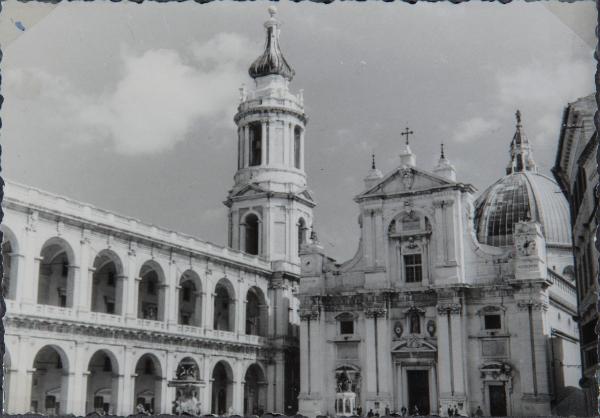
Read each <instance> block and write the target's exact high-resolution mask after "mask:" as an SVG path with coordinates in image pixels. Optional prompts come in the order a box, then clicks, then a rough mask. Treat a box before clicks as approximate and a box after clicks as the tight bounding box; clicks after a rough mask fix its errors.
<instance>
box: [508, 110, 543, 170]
mask: <svg viewBox="0 0 600 418" xmlns="http://www.w3.org/2000/svg"><path fill="white" fill-rule="evenodd" d="M515 116H516V118H517V126H516V130H515V134H514V136H513V139H512V142H511V143H510V162H509V163H508V166H507V167H506V174H512V173H516V172H521V171H533V172H537V165H536V164H535V161H534V160H533V153H532V150H531V144H530V143H529V139H528V138H527V136H525V133H524V132H523V125H522V123H521V111H520V110H517V112H516V113H515Z"/></svg>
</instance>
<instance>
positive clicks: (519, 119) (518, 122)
mask: <svg viewBox="0 0 600 418" xmlns="http://www.w3.org/2000/svg"><path fill="white" fill-rule="evenodd" d="M515 116H516V117H517V125H518V126H521V111H520V110H519V109H517V113H515Z"/></svg>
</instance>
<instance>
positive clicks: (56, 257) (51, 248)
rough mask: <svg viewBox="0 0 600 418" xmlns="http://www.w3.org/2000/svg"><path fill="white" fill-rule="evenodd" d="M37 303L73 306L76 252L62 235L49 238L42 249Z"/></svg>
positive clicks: (65, 306)
mask: <svg viewBox="0 0 600 418" xmlns="http://www.w3.org/2000/svg"><path fill="white" fill-rule="evenodd" d="M40 258H41V260H40V269H39V277H38V296H37V303H39V304H41V305H52V306H61V307H63V308H72V307H73V302H74V297H75V295H74V291H73V288H74V284H75V270H74V268H73V267H75V253H74V252H73V249H72V248H71V245H70V244H69V243H68V242H67V241H65V240H64V239H62V238H60V237H53V238H50V239H49V240H47V241H46V242H45V243H44V244H43V245H42V248H41V251H40Z"/></svg>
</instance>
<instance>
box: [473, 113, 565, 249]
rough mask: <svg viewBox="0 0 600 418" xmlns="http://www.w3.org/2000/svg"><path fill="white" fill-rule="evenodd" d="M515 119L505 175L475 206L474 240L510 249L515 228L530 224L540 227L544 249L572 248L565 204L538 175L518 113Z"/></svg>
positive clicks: (553, 187)
mask: <svg viewBox="0 0 600 418" xmlns="http://www.w3.org/2000/svg"><path fill="white" fill-rule="evenodd" d="M516 116H517V126H516V132H515V134H514V137H513V140H512V142H511V145H510V163H509V165H508V167H507V170H506V172H507V174H506V176H504V177H502V178H501V179H500V180H498V181H497V182H496V183H494V184H493V185H491V186H490V187H488V188H487V190H485V191H484V192H483V193H482V194H481V196H480V197H479V198H478V199H477V201H476V202H475V227H476V230H477V239H478V241H479V242H481V243H483V244H487V245H492V246H495V247H507V246H511V245H512V244H513V232H514V226H515V224H516V223H517V222H521V221H527V220H532V221H536V222H538V223H539V224H540V225H541V228H542V233H543V234H544V237H545V239H546V243H547V245H550V246H551V245H559V246H571V245H572V244H571V227H570V218H569V206H568V203H567V200H566V199H565V197H564V195H563V194H562V193H561V191H560V187H559V186H558V184H557V183H556V182H555V181H554V180H553V179H551V178H550V177H548V176H545V175H543V174H540V173H538V171H537V166H536V164H535V162H534V160H533V155H532V150H531V145H530V144H529V141H528V140H527V138H526V136H525V134H524V132H523V126H522V124H521V112H519V111H517V114H516Z"/></svg>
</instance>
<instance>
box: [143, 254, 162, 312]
mask: <svg viewBox="0 0 600 418" xmlns="http://www.w3.org/2000/svg"><path fill="white" fill-rule="evenodd" d="M140 278H141V280H140V283H139V285H138V286H139V287H138V318H142V319H150V320H153V321H163V320H164V314H165V313H164V309H165V308H164V307H165V302H164V301H165V289H164V287H163V283H164V274H163V271H162V269H161V268H160V266H159V265H158V263H156V262H153V261H147V262H146V263H144V265H143V266H142V268H141V270H140Z"/></svg>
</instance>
